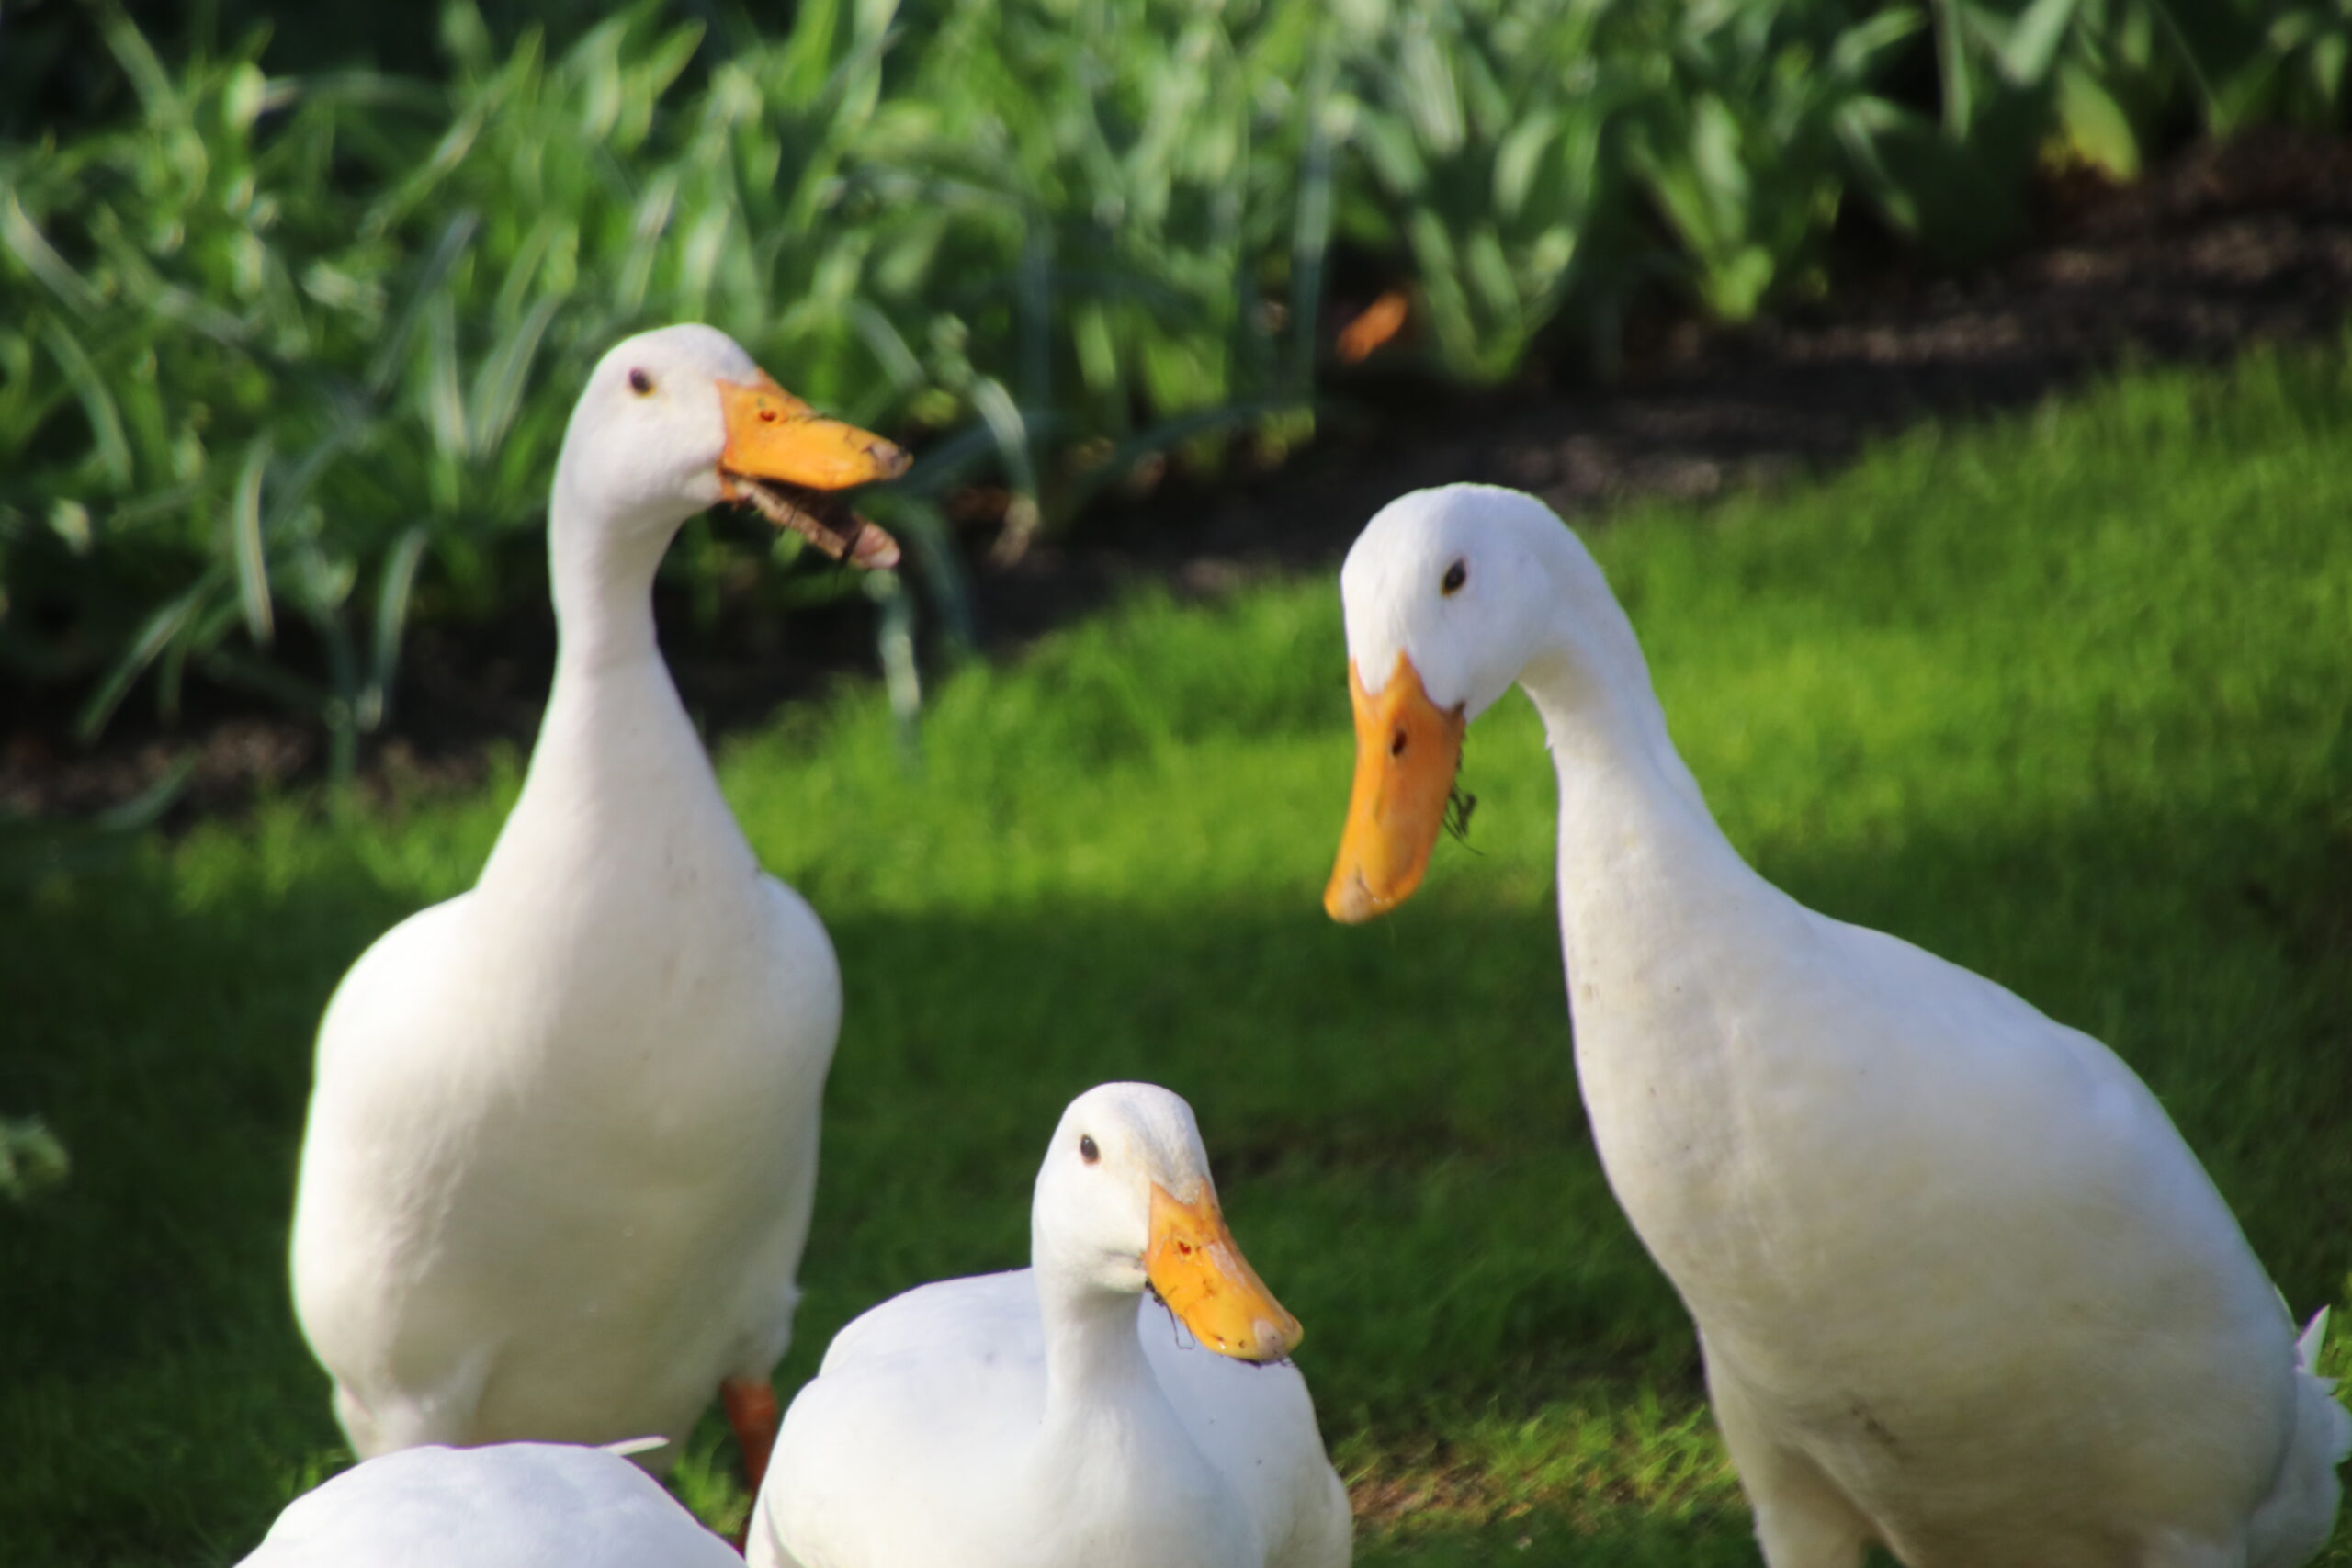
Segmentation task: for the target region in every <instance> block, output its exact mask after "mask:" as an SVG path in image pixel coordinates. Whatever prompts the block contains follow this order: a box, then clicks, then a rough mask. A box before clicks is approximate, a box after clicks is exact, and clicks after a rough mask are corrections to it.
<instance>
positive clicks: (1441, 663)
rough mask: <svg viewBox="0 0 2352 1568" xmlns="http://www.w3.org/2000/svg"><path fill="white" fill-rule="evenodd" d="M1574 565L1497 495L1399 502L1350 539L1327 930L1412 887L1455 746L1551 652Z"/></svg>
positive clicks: (1556, 534)
mask: <svg viewBox="0 0 2352 1568" xmlns="http://www.w3.org/2000/svg"><path fill="white" fill-rule="evenodd" d="M1576 561H1581V562H1583V563H1584V564H1585V566H1587V567H1588V568H1589V565H1590V558H1589V557H1587V556H1585V555H1584V552H1583V547H1581V546H1580V545H1578V544H1577V542H1576V537H1575V536H1574V535H1572V534H1571V533H1569V532H1568V529H1567V526H1566V524H1564V523H1562V522H1561V521H1560V518H1559V516H1558V514H1557V513H1555V512H1553V510H1552V509H1551V508H1550V507H1548V506H1546V505H1544V503H1543V502H1540V501H1538V500H1536V499H1535V498H1534V497H1533V496H1532V495H1525V494H1522V493H1521V492H1520V491H1514V490H1500V489H1498V488H1496V487H1494V486H1492V485H1468V484H1460V485H1446V486H1443V487H1442V488H1440V489H1437V490H1424V491H1414V492H1413V493H1412V494H1410V495H1405V496H1400V497H1398V498H1397V500H1395V501H1392V502H1389V503H1388V504H1387V505H1386V506H1385V507H1383V508H1382V509H1381V510H1380V513H1379V514H1378V515H1377V516H1375V517H1374V518H1373V520H1372V521H1371V522H1370V523H1369V524H1367V525H1365V527H1364V531H1363V534H1361V535H1360V536H1358V537H1357V539H1356V542H1355V545H1354V546H1353V547H1351V549H1350V550H1349V551H1348V558H1347V563H1346V565H1345V566H1343V567H1342V568H1341V569H1340V600H1341V603H1342V604H1343V605H1344V607H1345V611H1346V616H1347V628H1348V683H1349V690H1350V693H1351V695H1352V697H1353V698H1354V702H1355V717H1356V777H1355V787H1354V790H1353V792H1352V793H1351V796H1350V798H1349V802H1348V822H1347V828H1346V829H1345V831H1344V833H1343V834H1342V836H1341V840H1340V858H1339V863H1338V864H1337V865H1335V866H1334V867H1333V868H1332V872H1331V881H1330V884H1329V886H1328V887H1326V888H1325V890H1324V895H1323V907H1324V908H1325V909H1326V910H1327V911H1329V914H1330V915H1331V917H1332V918H1333V919H1339V920H1345V921H1348V922H1350V923H1353V922H1356V921H1359V920H1366V919H1371V918H1372V917H1373V916H1374V915H1377V914H1380V913H1382V912H1384V911H1385V910H1387V909H1389V908H1393V907H1395V906H1396V905H1397V904H1399V903H1401V902H1403V901H1404V899H1405V898H1406V897H1408V896H1409V895H1410V894H1411V893H1412V891H1413V889H1414V888H1416V887H1418V886H1420V882H1421V875H1422V873H1423V872H1424V871H1426V870H1427V869H1428V866H1429V859H1430V850H1431V849H1432V848H1433V847H1434V846H1435V844H1436V842H1437V836H1438V833H1439V830H1440V829H1442V827H1443V825H1444V821H1445V812H1446V803H1447V800H1448V798H1449V796H1450V795H1452V793H1453V779H1454V773H1455V771H1456V770H1457V769H1458V768H1459V767H1460V766H1461V762H1462V737H1463V733H1464V731H1465V730H1466V729H1467V728H1469V726H1470V721H1471V720H1472V719H1474V718H1476V717H1477V716H1478V715H1479V714H1481V713H1483V712H1485V711H1486V710H1487V708H1488V707H1491V706H1492V705H1494V703H1495V702H1496V700H1497V699H1498V698H1499V697H1501V696H1502V694H1504V693H1505V692H1507V691H1509V690H1510V686H1511V683H1512V682H1515V681H1517V680H1518V679H1519V678H1520V676H1521V673H1522V672H1524V671H1526V670H1527V668H1528V666H1529V665H1530V664H1531V663H1532V662H1533V661H1534V660H1536V659H1538V658H1539V657H1542V656H1543V655H1544V653H1546V652H1547V651H1550V650H1552V649H1553V647H1554V644H1555V642H1556V641H1557V640H1558V630H1557V628H1558V625H1559V600H1560V597H1561V594H1562V592H1563V588H1564V584H1563V581H1562V578H1563V576H1564V575H1565V573H1564V570H1563V568H1564V566H1565V567H1567V569H1568V570H1574V568H1573V566H1572V565H1571V564H1570V563H1573V562H1576Z"/></svg>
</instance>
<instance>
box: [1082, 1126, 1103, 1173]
mask: <svg viewBox="0 0 2352 1568" xmlns="http://www.w3.org/2000/svg"><path fill="white" fill-rule="evenodd" d="M1078 1157H1079V1158H1080V1159H1082V1160H1084V1161H1085V1162H1086V1163H1087V1164H1089V1165H1092V1164H1093V1163H1094V1162H1095V1161H1096V1160H1098V1159H1101V1158H1102V1157H1103V1151H1102V1150H1101V1149H1098V1148H1096V1147H1095V1146H1094V1138H1093V1136H1092V1134H1086V1133H1081V1134H1079V1137H1078Z"/></svg>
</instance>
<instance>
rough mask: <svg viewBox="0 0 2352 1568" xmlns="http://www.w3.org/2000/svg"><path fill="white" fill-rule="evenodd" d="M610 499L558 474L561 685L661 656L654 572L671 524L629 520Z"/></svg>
mask: <svg viewBox="0 0 2352 1568" xmlns="http://www.w3.org/2000/svg"><path fill="white" fill-rule="evenodd" d="M604 510H605V502H601V501H599V500H598V499H597V498H596V497H594V496H593V495H583V494H582V493H581V491H580V490H579V487H578V486H577V485H575V484H573V483H571V481H570V479H569V477H568V476H567V475H563V474H559V475H558V477H557V479H556V485H555V494H554V497H553V501H552V503H551V505H550V508H549V513H548V585H549V587H550V588H551V589H552V591H553V592H554V596H555V624H556V684H557V687H558V689H559V690H560V689H561V687H562V685H563V684H564V682H565V680H566V678H567V677H569V678H570V679H571V682H572V683H573V684H575V685H576V684H580V683H582V682H583V681H584V680H585V679H586V678H588V677H592V676H594V675H597V674H600V673H603V672H605V671H614V670H623V671H626V670H629V669H632V668H634V667H639V666H643V665H645V664H648V663H652V664H657V665H658V664H659V663H660V661H661V654H660V645H659V644H658V643H657V642H656V641H655V639H654V635H653V574H654V572H655V570H657V569H659V568H660V566H661V564H662V553H663V551H665V550H666V549H667V548H668V547H669V542H670V531H669V530H668V529H665V528H660V527H628V526H623V525H618V523H617V520H616V519H613V518H610V517H606V516H605V515H603V514H602V513H603V512H604Z"/></svg>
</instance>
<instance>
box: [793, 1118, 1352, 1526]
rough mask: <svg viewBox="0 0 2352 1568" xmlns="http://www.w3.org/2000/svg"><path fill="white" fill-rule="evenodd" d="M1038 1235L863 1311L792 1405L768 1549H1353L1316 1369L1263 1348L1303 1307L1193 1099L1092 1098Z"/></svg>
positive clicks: (1287, 1338)
mask: <svg viewBox="0 0 2352 1568" xmlns="http://www.w3.org/2000/svg"><path fill="white" fill-rule="evenodd" d="M1030 1247H1031V1255H1032V1258H1033V1259H1034V1266H1033V1267H1031V1268H1028V1269H1017V1270H1015V1271H1013V1272H1011V1273H1005V1274H988V1275H982V1276H979V1277H978V1278H975V1279H968V1280H944V1281H941V1282H939V1283H937V1284H931V1285H925V1286H922V1288H921V1289H918V1290H914V1291H910V1292H907V1293H906V1294H905V1295H902V1296H898V1297H895V1298H893V1299H892V1300H890V1301H888V1302H885V1303H882V1304H881V1305H880V1306H878V1307H876V1308H875V1309H874V1310H873V1311H871V1312H869V1313H867V1314H865V1316H863V1317H861V1318H859V1319H858V1320H857V1321H856V1322H854V1323H853V1324H851V1325H849V1326H848V1327H847V1328H845V1329H843V1330H842V1332H841V1335H840V1337H837V1338H836V1339H834V1341H833V1343H832V1346H831V1348H830V1349H829V1350H827V1351H826V1353H825V1362H824V1366H823V1367H822V1368H821V1369H820V1371H819V1372H818V1374H817V1376H816V1378H815V1379H814V1380H813V1381H812V1382H809V1383H808V1384H807V1385H806V1386H805V1387H803V1388H802V1389H801V1391H800V1393H799V1395H798V1396H797V1398H795V1399H794V1400H793V1402H792V1408H791V1409H790V1410H789V1411H788V1412H786V1416H785V1418H784V1431H783V1434H782V1435H781V1436H780V1437H779V1438H777V1440H776V1449H775V1453H776V1461H775V1467H774V1469H773V1470H772V1471H771V1472H769V1479H768V1484H767V1486H766V1488H765V1489H764V1490H763V1492H762V1493H761V1494H760V1500H759V1506H758V1507H757V1508H756V1509H755V1510H754V1511H753V1513H752V1527H751V1533H750V1537H749V1540H748V1543H747V1544H748V1547H749V1556H750V1558H751V1561H752V1564H753V1568H1105V1565H1106V1564H1112V1563H1116V1564H1118V1568H1338V1565H1340V1564H1343V1563H1345V1562H1347V1561H1348V1553H1349V1537H1350V1520H1349V1513H1348V1496H1347V1490H1346V1488H1344V1487H1343V1486H1341V1485H1340V1478H1339V1476H1338V1475H1337V1474H1336V1473H1334V1472H1333V1471H1332V1469H1331V1464H1330V1461H1329V1460H1328V1459H1327V1458H1325V1457H1324V1452H1323V1441H1322V1438H1321V1437H1320V1436H1319V1435H1318V1434H1317V1431H1316V1426H1315V1409H1314V1405H1313V1404H1311V1403H1310V1401H1309V1400H1308V1398H1307V1393H1306V1380H1305V1379H1303V1378H1302V1377H1300V1376H1299V1373H1298V1370H1297V1369H1296V1368H1295V1367H1293V1366H1290V1365H1289V1364H1287V1363H1286V1362H1285V1363H1283V1364H1280V1365H1262V1364H1261V1365H1250V1364H1248V1363H1252V1362H1256V1363H1267V1362H1275V1361H1278V1360H1280V1359H1281V1358H1283V1357H1284V1356H1287V1355H1288V1354H1289V1352H1290V1351H1291V1349H1292V1348H1293V1347H1295V1345H1296V1344H1297V1343H1298V1338H1299V1327H1298V1322H1297V1320H1296V1319H1295V1318H1294V1317H1292V1316H1291V1315H1290V1314H1288V1313H1286V1312H1284V1311H1283V1309H1282V1307H1281V1305H1280V1304H1279V1303H1276V1302H1275V1300H1274V1298H1273V1297H1272V1295H1271V1294H1269V1293H1268V1292H1267V1290H1266V1287H1265V1286H1264V1285H1263V1284H1261V1282H1260V1281H1259V1280H1258V1277H1257V1275H1256V1274H1255V1273H1254V1272H1252V1271H1251V1269H1250V1265H1249V1263H1248V1261H1247V1260H1246V1259H1244V1258H1243V1257H1242V1256H1241V1252H1240V1249H1239V1248H1238V1247H1236V1246H1235V1245H1234V1241H1233V1236H1232V1234H1231V1233H1230V1232H1229V1231H1227V1228H1226V1224H1225V1220H1224V1217H1223V1215H1222V1214H1221V1213H1220V1212H1219V1210H1218V1207H1217V1201H1216V1187H1215V1186H1214V1185H1212V1184H1211V1182H1210V1180H1209V1172H1208V1158H1207V1156H1205V1155H1204V1154H1203V1153H1202V1150H1201V1140H1200V1133H1199V1131H1198V1129H1197V1128H1195V1126H1194V1125H1193V1112H1192V1109H1191V1108H1190V1107H1189V1106H1187V1105H1186V1104H1185V1103H1184V1102H1183V1101H1182V1100H1180V1099H1178V1098H1177V1097H1176V1096H1175V1095H1172V1094H1170V1093H1169V1092H1168V1091H1167V1090H1166V1089H1156V1088H1153V1087H1152V1086H1150V1085H1148V1084H1105V1085H1103V1086H1102V1087H1100V1088H1097V1089H1089V1090H1088V1091H1087V1092H1086V1093H1084V1094H1082V1095H1080V1097H1079V1098H1078V1099H1077V1100H1075V1101H1073V1102H1072V1103H1071V1105H1070V1107H1069V1111H1067V1112H1065V1113H1064V1114H1063V1116H1062V1120H1061V1125H1060V1126H1059V1127H1058V1128H1057V1130H1056V1131H1055V1133H1054V1141H1053V1143H1052V1145H1051V1146H1050V1147H1048V1148H1047V1150H1046V1163H1045V1165H1044V1167H1043V1168H1041V1169H1040V1170H1039V1171H1038V1173H1037V1188H1036V1198H1035V1204H1034V1206H1033V1207H1032V1209H1031V1212H1030ZM1146 1290H1150V1291H1152V1292H1155V1293H1156V1294H1157V1295H1158V1296H1159V1298H1160V1299H1161V1300H1162V1301H1164V1302H1165V1303H1167V1307H1166V1308H1165V1309H1163V1308H1162V1307H1161V1306H1160V1305H1159V1304H1157V1303H1146V1302H1141V1301H1139V1300H1138V1298H1139V1297H1141V1296H1142V1295H1143V1293H1144V1292H1145V1291H1146ZM1171 1310H1172V1312H1173V1313H1174V1314H1175V1318H1176V1320H1177V1321H1180V1322H1181V1323H1182V1325H1183V1326H1184V1327H1185V1328H1187V1329H1189V1330H1191V1333H1192V1335H1193V1339H1194V1341H1196V1342H1193V1343H1187V1342H1186V1341H1185V1339H1184V1337H1183V1336H1182V1335H1181V1334H1180V1333H1179V1331H1178V1328H1177V1323H1176V1322H1171V1321H1170V1316H1169V1313H1170V1311H1171ZM1204 1347H1205V1348H1204ZM1213 1352H1216V1353H1213Z"/></svg>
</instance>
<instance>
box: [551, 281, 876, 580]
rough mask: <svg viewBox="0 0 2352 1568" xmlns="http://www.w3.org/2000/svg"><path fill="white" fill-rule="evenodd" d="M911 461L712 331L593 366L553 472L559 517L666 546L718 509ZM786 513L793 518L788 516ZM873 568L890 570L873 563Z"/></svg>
mask: <svg viewBox="0 0 2352 1568" xmlns="http://www.w3.org/2000/svg"><path fill="white" fill-rule="evenodd" d="M906 467H907V457H906V454H904V453H903V452H900V451H899V449H898V448H897V447H896V446H892V445H891V444H890V443H889V442H888V441H885V440H883V439H882V438H881V437H880V436H878V435H874V434H869V433H867V432H865V431H863V430H860V429H858V428H857V427H856V426H855V425H852V424H844V423H842V422H841V421H839V420H832V419H823V418H820V417H819V416H818V415H817V413H816V412H815V411H814V410H812V409H810V408H809V405H808V404H807V403H805V402H803V401H801V400H799V399H798V398H796V397H794V396H793V395H792V394H791V393H789V392H787V391H786V390H785V389H783V388H782V387H780V386H778V385H776V383H775V380H774V379H773V378H770V377H769V375H768V374H767V372H766V371H764V370H763V369H761V368H760V367H759V366H758V365H757V364H755V363H754V362H753V361H752V356H751V355H749V354H746V353H745V352H744V351H743V349H742V347H741V344H737V343H736V341H735V340H734V339H733V338H730V337H729V336H728V335H727V334H726V333H722V332H720V331H718V329H717V328H715V327H706V326H700V325H694V324H686V325H681V326H673V327H662V328H658V329H656V330H655V331H652V332H648V333H639V334H637V335H636V336H635V337H632V338H628V339H625V340H624V341H622V342H621V343H619V344H616V345H615V346H614V347H613V349H612V350H611V351H610V352H608V353H607V354H606V355H605V357H604V358H603V359H601V360H599V361H597V364H596V368H595V369H594V371H593V372H592V373H591V374H590V375H589V378H588V385H587V388H586V389H584V390H583V391H582V393H581V394H580V401H579V402H578V403H577V404H576V405H575V406H574V407H573V409H572V411H571V425H570V427H569V428H568V429H567V430H566V431H565V433H564V438H563V454H562V457H560V459H559V460H558V462H557V465H556V490H557V496H558V501H559V511H560V514H562V515H574V516H579V517H582V518H584V519H588V520H589V525H591V526H594V527H598V528H605V529H621V530H628V531H631V532H643V533H645V534H648V535H653V536H659V537H660V539H661V540H662V542H663V543H666V542H667V540H668V538H669V536H670V535H671V534H672V533H673V532H674V531H675V530H676V529H677V527H678V525H680V524H681V523H684V521H685V520H686V519H687V518H689V517H691V516H693V515H694V514H695V513H697V512H700V511H702V510H704V509H705V508H707V507H710V506H713V505H716V504H717V503H718V502H721V501H754V500H757V501H762V502H768V503H769V504H763V505H762V508H761V509H762V510H763V511H766V512H768V513H770V515H771V516H777V518H778V521H780V522H781V521H785V520H786V519H785V518H784V517H782V516H778V513H776V512H775V510H774V505H775V504H778V503H780V502H778V499H777V498H776V497H775V494H774V492H773V489H772V487H782V489H783V491H784V492H785V493H786V496H787V497H789V496H792V495H796V494H797V495H801V496H808V495H809V494H810V493H811V492H829V491H842V490H847V489H849V488H850V487H852V486H854V485H862V484H869V483H872V482H874V481H876V480H878V479H891V478H895V477H896V476H897V475H899V474H900V473H903V472H904V471H905V470H906ZM786 510H787V511H788V510H790V508H789V507H787V508H786ZM867 564H876V565H879V564H888V563H887V562H869V563H867Z"/></svg>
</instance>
